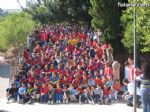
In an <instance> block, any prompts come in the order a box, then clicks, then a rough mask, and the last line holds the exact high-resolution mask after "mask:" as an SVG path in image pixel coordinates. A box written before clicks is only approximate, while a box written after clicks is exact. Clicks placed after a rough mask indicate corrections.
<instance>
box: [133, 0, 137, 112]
mask: <svg viewBox="0 0 150 112" xmlns="http://www.w3.org/2000/svg"><path fill="white" fill-rule="evenodd" d="M134 3H135V0H134ZM133 34H134V96H133V112H136V100H137V98H136V80H135V79H136V70H137V69H136V68H137V50H136V10H135V7H134V30H133Z"/></svg>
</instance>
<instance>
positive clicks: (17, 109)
mask: <svg viewBox="0 0 150 112" xmlns="http://www.w3.org/2000/svg"><path fill="white" fill-rule="evenodd" d="M0 110H7V111H9V112H133V108H132V107H128V106H126V105H125V104H112V105H98V104H95V105H90V104H84V105H79V104H68V105H67V104H60V105H47V104H37V103H36V104H34V105H28V104H25V105H22V104H17V103H12V104H7V103H6V101H5V99H3V100H0ZM137 112H142V109H137Z"/></svg>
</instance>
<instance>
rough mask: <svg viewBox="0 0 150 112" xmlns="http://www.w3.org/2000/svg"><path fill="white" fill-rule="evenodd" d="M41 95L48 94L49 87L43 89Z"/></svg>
mask: <svg viewBox="0 0 150 112" xmlns="http://www.w3.org/2000/svg"><path fill="white" fill-rule="evenodd" d="M40 93H44V94H48V88H47V87H45V88H43V87H41V88H40Z"/></svg>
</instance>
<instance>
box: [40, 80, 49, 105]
mask: <svg viewBox="0 0 150 112" xmlns="http://www.w3.org/2000/svg"><path fill="white" fill-rule="evenodd" d="M40 95H41V97H40V101H41V103H47V101H48V88H47V87H46V84H45V83H42V87H41V88H40Z"/></svg>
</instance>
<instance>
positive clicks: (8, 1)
mask: <svg viewBox="0 0 150 112" xmlns="http://www.w3.org/2000/svg"><path fill="white" fill-rule="evenodd" d="M20 2H21V4H22V6H25V5H26V0H20ZM0 8H2V9H21V8H20V7H19V4H18V3H17V0H0Z"/></svg>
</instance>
